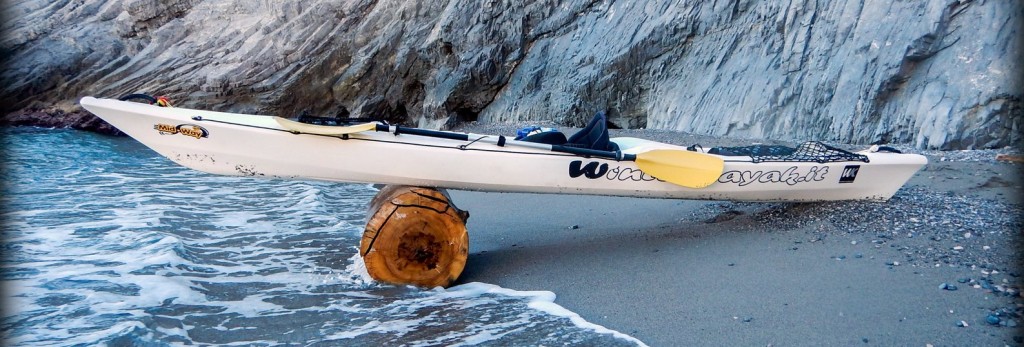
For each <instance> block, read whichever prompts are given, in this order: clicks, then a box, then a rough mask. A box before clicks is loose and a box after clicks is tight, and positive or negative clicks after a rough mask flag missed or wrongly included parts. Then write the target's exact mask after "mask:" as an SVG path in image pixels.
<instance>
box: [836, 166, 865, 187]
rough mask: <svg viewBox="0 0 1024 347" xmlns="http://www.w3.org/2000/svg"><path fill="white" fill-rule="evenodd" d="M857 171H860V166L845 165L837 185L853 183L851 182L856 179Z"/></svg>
mask: <svg viewBox="0 0 1024 347" xmlns="http://www.w3.org/2000/svg"><path fill="white" fill-rule="evenodd" d="M858 171H860V165H847V166H846V168H844V169H843V174H842V175H840V176H839V183H853V180H855V179H857V172H858Z"/></svg>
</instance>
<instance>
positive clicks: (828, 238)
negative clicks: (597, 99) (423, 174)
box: [452, 127, 1024, 346]
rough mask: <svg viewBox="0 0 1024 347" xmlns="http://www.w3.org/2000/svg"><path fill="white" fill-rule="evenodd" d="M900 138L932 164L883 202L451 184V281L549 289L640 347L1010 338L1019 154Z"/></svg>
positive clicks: (1014, 333)
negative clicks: (458, 249)
mask: <svg viewBox="0 0 1024 347" xmlns="http://www.w3.org/2000/svg"><path fill="white" fill-rule="evenodd" d="M464 130H465V129H464ZM469 130H473V131H474V132H484V131H492V133H494V131H501V130H507V129H495V128H483V127H478V128H472V129H469ZM612 135H613V136H616V135H618V136H637V135H644V137H647V138H656V139H658V140H662V141H673V140H674V141H675V142H680V143H686V142H689V141H698V142H705V143H712V142H710V141H714V140H715V139H713V138H707V137H695V136H687V135H682V134H678V133H671V132H653V131H616V132H613V134H612ZM723 141H724V142H726V143H727V144H728V145H735V144H742V142H744V141H743V140H728V139H725V140H723ZM719 143H720V142H719ZM748 143H749V142H748ZM909 151H911V152H917V153H923V154H926V155H928V156H929V161H930V164H929V165H928V166H926V168H925V169H924V170H922V171H920V172H919V173H918V174H917V175H916V176H915V178H914V179H913V180H912V181H911V182H910V183H908V184H907V185H906V186H905V187H904V188H903V189H901V190H900V192H899V193H897V195H896V196H895V197H894V198H893V199H891V200H889V201H888V202H834V203H804V204H793V203H736V202H722V201H681V200H657V199H631V198H616V197H592V196H587V197H581V196H568V195H531V194H495V193H476V192H461V191H454V192H452V197H453V200H454V201H455V202H456V203H457V204H458V206H459V207H460V208H463V209H466V210H469V211H470V213H471V217H470V219H469V224H468V226H469V230H470V243H471V246H470V257H469V262H468V265H467V268H466V270H465V272H464V273H463V275H462V277H461V278H460V282H463V283H465V282H485V283H493V284H497V285H500V286H502V287H506V288H511V289H515V290H550V291H553V292H554V293H555V294H556V295H557V299H556V301H555V302H556V303H558V304H560V305H562V306H564V307H566V308H567V309H569V310H571V311H574V312H577V313H579V314H580V315H581V316H582V317H583V318H585V319H586V320H588V321H591V322H594V323H596V324H600V325H603V326H605V327H608V328H611V329H614V330H618V331H621V332H623V333H626V334H630V335H632V336H634V337H636V338H638V339H640V340H642V341H644V342H646V343H647V344H649V345H652V346H672V345H742V346H769V345H772V346H793V345H817V346H822V345H832V346H835V345H842V346H849V345H905V346H926V345H933V346H952V345H959V346H963V345H976V346H1002V345H1019V344H1021V342H1022V336H1024V334H1021V333H1020V330H1021V329H1020V328H1019V327H1018V325H1019V324H1021V323H1024V321H1022V320H1021V317H1020V315H1021V314H1022V302H1024V301H1022V300H1021V296H1020V295H1021V294H1020V290H1019V285H1020V280H1021V279H1020V278H1019V274H1020V273H1021V267H1020V264H1019V262H1018V261H1017V260H1018V259H1019V258H1018V257H1017V254H1016V250H1017V249H1020V245H1021V238H1020V232H1021V220H1020V218H1019V216H1020V214H1021V213H1020V212H1021V208H1020V206H1021V205H1020V203H1021V191H1022V188H1021V187H1022V180H1021V177H1020V167H1021V166H1020V165H1021V164H1014V163H1008V162H998V161H996V160H995V154H997V153H1003V152H1006V151H998V150H984V151H957V152H937V151H915V150H909Z"/></svg>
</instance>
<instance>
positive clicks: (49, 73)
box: [0, 0, 1024, 149]
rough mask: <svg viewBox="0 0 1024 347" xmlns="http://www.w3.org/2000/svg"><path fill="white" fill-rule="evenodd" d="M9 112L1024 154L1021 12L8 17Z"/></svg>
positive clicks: (361, 0)
mask: <svg viewBox="0 0 1024 347" xmlns="http://www.w3.org/2000/svg"><path fill="white" fill-rule="evenodd" d="M3 6H4V8H3V11H4V12H3V13H4V16H5V18H7V19H9V20H4V21H3V24H2V26H3V27H2V29H3V31H4V33H5V36H4V38H3V40H2V41H0V50H2V51H3V53H4V55H6V56H8V57H9V58H10V60H9V61H8V63H7V68H6V69H5V70H4V71H3V73H2V74H0V79H2V84H0V88H3V98H2V99H0V105H3V106H2V107H3V109H2V110H0V111H3V112H4V113H8V112H11V111H15V110H19V109H22V108H26V107H29V108H32V109H42V108H46V107H48V106H50V105H57V106H58V107H59V108H61V109H65V110H68V111H73V110H74V109H75V107H74V102H76V100H77V99H78V98H79V97H81V96H84V95H98V96H108V97H117V96H120V95H122V94H127V93H130V92H148V93H153V94H159V95H167V96H169V97H171V98H172V100H174V101H176V105H177V106H185V107H198V108H209V109H216V110H222V111H239V112H259V113H277V114H283V115H297V114H299V113H300V112H301V111H303V110H308V111H310V112H314V113H319V114H328V115H333V114H342V115H345V114H348V115H353V116H379V117H384V118H387V119H389V120H392V121H405V122H407V123H413V124H416V125H418V126H424V127H446V126H451V125H453V124H455V123H456V122H458V121H466V120H482V121H493V122H504V121H524V120H538V121H539V120H551V121H556V122H559V123H562V124H566V125H576V126H580V125H583V123H584V122H585V121H586V120H587V119H589V117H590V116H591V115H592V114H593V113H594V112H595V111H597V110H607V111H608V114H609V116H610V121H611V122H612V123H613V124H614V125H616V126H618V127H623V128H644V127H646V128H656V129H672V130H680V131H686V132H693V133H699V134H710V135H728V136H739V137H751V138H771V139H779V140H804V139H823V140H830V141H840V142H848V143H849V142H852V143H878V142H884V143H908V144H912V145H914V146H916V147H919V148H939V149H961V148H963V149H966V148H983V147H1001V146H1006V145H1021V144H1022V142H1024V139H1022V137H1021V131H1020V129H1021V127H1022V126H1024V124H1022V118H1024V117H1022V114H1024V110H1022V102H1021V100H1022V96H1024V92H1022V90H1024V77H1022V76H1021V74H1020V73H1021V71H1024V69H1022V66H1021V64H1022V61H1024V59H1021V58H1022V54H1021V52H1022V50H1024V44H1022V42H1021V39H1020V37H1024V35H1022V34H1024V19H1022V18H1024V4H1022V3H1020V2H1017V1H980V0H978V1H970V0H960V1H956V0H949V1H912V2H903V1H899V2H884V1H883V2H867V1H856V0H854V1H848V2H821V1H815V0H791V1H751V0H734V1H714V2H709V1H687V2H685V3H680V2H678V1H670V0H651V1H589V0H588V1H584V0H547V1H521V0H482V1H481V0H449V1H400V0H380V1H373V0H353V1H344V2H338V1H293V0H281V1H245V0H218V1H213V0H108V1H72V0H63V1H50V0H39V1H36V0H23V1H19V2H13V3H5V4H4V5H3Z"/></svg>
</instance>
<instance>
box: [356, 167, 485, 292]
mask: <svg viewBox="0 0 1024 347" xmlns="http://www.w3.org/2000/svg"><path fill="white" fill-rule="evenodd" d="M367 215H368V216H369V218H368V219H367V222H366V229H365V230H363V238H362V240H361V241H360V244H359V252H360V254H361V255H362V256H363V261H364V262H365V263H366V271H367V272H369V273H370V276H371V277H373V278H374V279H376V280H378V281H381V282H387V283H393V284H411V285H416V286H421V287H436V286H442V287H447V286H449V285H451V284H452V282H454V281H455V280H456V279H457V278H458V277H459V275H460V274H462V269H463V268H465V266H466V257H468V255H469V235H468V234H467V232H466V220H467V219H469V213H468V212H466V211H462V210H459V209H458V208H456V207H455V205H454V204H452V202H451V199H450V198H449V197H448V195H447V194H445V193H444V192H442V191H438V190H436V189H433V188H422V187H408V186H386V187H384V188H383V189H381V191H380V192H379V193H377V196H376V197H374V198H373V201H371V202H370V209H369V213H368V214H367Z"/></svg>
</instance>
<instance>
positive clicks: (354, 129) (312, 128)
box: [274, 117, 377, 135]
mask: <svg viewBox="0 0 1024 347" xmlns="http://www.w3.org/2000/svg"><path fill="white" fill-rule="evenodd" d="M274 120H275V121H277V124H279V125H281V127H283V128H285V129H286V130H291V131H296V132H300V133H306V134H317V135H344V134H354V133H360V132H364V131H370V130H374V129H377V123H364V124H356V125H349V126H333V125H316V124H306V123H299V122H296V121H293V120H290V119H285V118H281V117H274Z"/></svg>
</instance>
